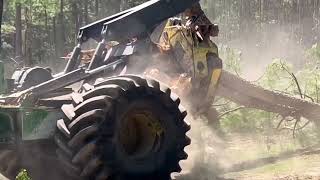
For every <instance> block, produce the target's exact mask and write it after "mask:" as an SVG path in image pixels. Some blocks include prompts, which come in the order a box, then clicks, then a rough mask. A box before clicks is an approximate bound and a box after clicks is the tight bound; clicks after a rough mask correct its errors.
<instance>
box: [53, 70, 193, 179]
mask: <svg viewBox="0 0 320 180" xmlns="http://www.w3.org/2000/svg"><path fill="white" fill-rule="evenodd" d="M80 99H81V98H80ZM62 110H63V112H64V113H65V118H64V119H62V120H59V121H58V122H57V126H58V132H57V134H56V136H55V141H56V143H57V145H58V147H59V148H58V150H57V155H58V157H59V159H60V160H61V162H62V163H63V165H64V167H63V168H64V169H65V172H66V173H67V174H68V178H67V179H72V178H73V179H94V180H135V179H136V180H151V179H152V180H168V179H170V174H171V173H172V172H180V171H181V168H180V166H179V161H180V160H184V159H186V158H187V154H186V152H185V151H184V148H185V147H186V146H187V145H189V144H190V139H189V138H188V137H187V136H186V133H187V132H188V131H189V130H190V126H189V125H188V124H187V123H186V122H185V121H184V118H185V117H186V115H187V114H186V111H184V110H182V108H181V107H180V99H179V98H178V97H176V96H175V95H174V94H173V93H171V91H170V89H169V88H165V87H164V86H162V85H160V84H159V83H158V82H156V81H153V80H145V79H143V78H140V77H136V76H129V75H128V76H119V77H113V78H109V79H107V80H105V81H103V82H100V83H99V84H96V85H95V86H94V87H93V88H92V90H90V91H88V92H86V93H85V94H83V95H82V100H80V101H79V97H78V98H77V100H74V103H73V104H71V105H65V106H63V107H62Z"/></svg>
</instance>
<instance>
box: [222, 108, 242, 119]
mask: <svg viewBox="0 0 320 180" xmlns="http://www.w3.org/2000/svg"><path fill="white" fill-rule="evenodd" d="M243 108H245V107H244V106H240V107H237V108H235V109H232V110H230V111H226V112H224V113H223V114H221V115H219V117H218V119H221V118H222V117H223V116H226V115H228V114H230V113H233V112H235V111H238V110H240V109H243Z"/></svg>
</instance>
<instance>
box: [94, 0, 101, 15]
mask: <svg viewBox="0 0 320 180" xmlns="http://www.w3.org/2000/svg"><path fill="white" fill-rule="evenodd" d="M99 5H100V3H99V0H96V1H95V7H94V9H95V10H94V11H95V16H96V19H98V18H99Z"/></svg>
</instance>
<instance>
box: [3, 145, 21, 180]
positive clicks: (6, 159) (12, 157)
mask: <svg viewBox="0 0 320 180" xmlns="http://www.w3.org/2000/svg"><path fill="white" fill-rule="evenodd" d="M16 155H17V154H16V153H15V151H13V150H1V151H0V173H1V174H2V175H3V176H5V177H6V178H8V179H15V177H16V175H17V174H18V171H19V168H18V157H17V156H16Z"/></svg>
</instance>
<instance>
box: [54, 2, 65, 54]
mask: <svg viewBox="0 0 320 180" xmlns="http://www.w3.org/2000/svg"><path fill="white" fill-rule="evenodd" d="M65 30H66V29H65V25H64V0H60V12H59V16H58V26H57V34H56V35H57V36H56V37H57V41H56V43H57V45H56V47H57V55H59V56H60V55H62V54H63V51H64V47H65V40H66V37H65Z"/></svg>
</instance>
